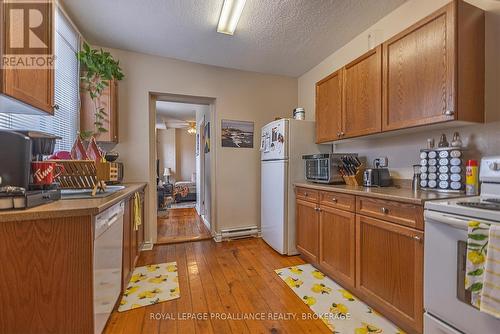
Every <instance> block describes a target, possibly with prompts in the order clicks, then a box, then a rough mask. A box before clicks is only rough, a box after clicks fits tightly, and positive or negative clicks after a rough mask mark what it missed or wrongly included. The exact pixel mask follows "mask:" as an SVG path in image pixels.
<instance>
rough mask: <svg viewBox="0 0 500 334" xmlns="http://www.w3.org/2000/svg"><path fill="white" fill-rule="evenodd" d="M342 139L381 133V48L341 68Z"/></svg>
mask: <svg viewBox="0 0 500 334" xmlns="http://www.w3.org/2000/svg"><path fill="white" fill-rule="evenodd" d="M343 94H344V95H343V102H344V106H343V108H342V132H343V134H342V137H343V138H348V137H355V136H361V135H367V134H372V133H377V132H380V131H381V123H382V47H381V46H378V47H376V48H375V49H373V50H370V51H369V52H367V53H366V54H364V55H363V56H361V57H360V58H358V59H356V60H354V61H353V62H351V63H350V64H348V65H346V66H345V68H344V90H343Z"/></svg>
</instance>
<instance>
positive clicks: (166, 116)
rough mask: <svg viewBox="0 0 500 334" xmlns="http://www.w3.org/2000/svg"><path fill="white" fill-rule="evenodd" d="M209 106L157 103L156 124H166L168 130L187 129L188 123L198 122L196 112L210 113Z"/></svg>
mask: <svg viewBox="0 0 500 334" xmlns="http://www.w3.org/2000/svg"><path fill="white" fill-rule="evenodd" d="M208 108H209V107H208V106H207V105H202V104H191V103H179V102H167V101H157V102H156V123H157V124H159V123H164V124H166V125H167V127H168V128H185V127H187V126H188V123H187V122H194V121H195V120H196V112H197V111H201V112H206V111H208Z"/></svg>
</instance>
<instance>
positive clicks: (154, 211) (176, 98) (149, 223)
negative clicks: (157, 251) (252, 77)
mask: <svg viewBox="0 0 500 334" xmlns="http://www.w3.org/2000/svg"><path fill="white" fill-rule="evenodd" d="M156 101H170V102H180V103H193V104H205V105H208V106H209V109H210V110H209V115H210V153H211V154H212V155H211V160H210V178H211V184H210V217H209V222H210V233H211V235H212V236H215V231H216V228H217V212H216V207H217V206H216V204H217V195H216V187H215V185H216V184H217V182H216V174H217V173H216V171H217V163H216V161H217V145H216V137H217V136H216V134H217V132H216V131H217V123H216V119H217V108H216V99H215V98H213V97H204V96H194V95H181V94H173V93H162V92H149V113H148V116H149V185H150V187H149V190H148V191H147V196H148V198H149V203H150V204H149V207H148V210H147V211H148V212H149V215H148V214H146V217H147V219H146V224H145V231H144V233H145V240H147V243H151V244H156V242H157V238H158V231H157V227H158V226H157V220H158V207H157V206H158V203H157V202H158V201H157V199H156V198H157V189H156V155H157V154H156V152H157V143H156ZM200 151H201V145H200Z"/></svg>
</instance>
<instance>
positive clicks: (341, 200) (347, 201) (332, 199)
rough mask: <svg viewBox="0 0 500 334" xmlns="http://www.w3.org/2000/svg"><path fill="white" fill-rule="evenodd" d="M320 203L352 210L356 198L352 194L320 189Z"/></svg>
mask: <svg viewBox="0 0 500 334" xmlns="http://www.w3.org/2000/svg"><path fill="white" fill-rule="evenodd" d="M319 202H320V204H321V205H327V206H330V207H332V208H337V209H341V210H346V211H351V212H354V209H355V206H356V200H355V197H354V196H353V195H348V194H342V193H335V192H330V191H322V192H320V194H319Z"/></svg>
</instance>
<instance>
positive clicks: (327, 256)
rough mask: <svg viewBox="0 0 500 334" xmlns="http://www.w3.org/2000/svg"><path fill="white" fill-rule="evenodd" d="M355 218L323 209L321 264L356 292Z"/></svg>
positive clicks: (320, 247) (321, 212)
mask: <svg viewBox="0 0 500 334" xmlns="http://www.w3.org/2000/svg"><path fill="white" fill-rule="evenodd" d="M355 225H356V219H355V214H354V213H353V212H347V211H343V210H338V209H334V208H329V207H327V206H322V207H321V211H320V219H319V261H318V262H319V264H320V266H321V267H322V268H323V269H324V270H325V272H326V274H328V275H329V276H331V277H332V278H333V279H335V280H337V281H338V282H339V283H340V284H342V285H343V286H344V287H345V288H354V284H355V282H354V272H355V267H354V255H355V235H354V228H355Z"/></svg>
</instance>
